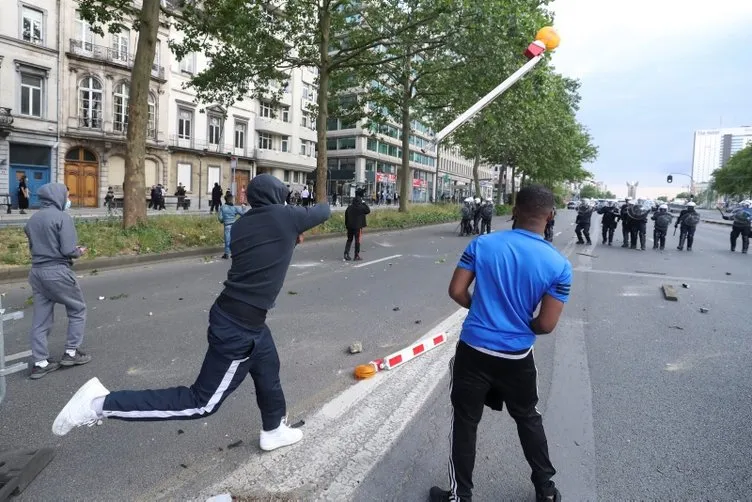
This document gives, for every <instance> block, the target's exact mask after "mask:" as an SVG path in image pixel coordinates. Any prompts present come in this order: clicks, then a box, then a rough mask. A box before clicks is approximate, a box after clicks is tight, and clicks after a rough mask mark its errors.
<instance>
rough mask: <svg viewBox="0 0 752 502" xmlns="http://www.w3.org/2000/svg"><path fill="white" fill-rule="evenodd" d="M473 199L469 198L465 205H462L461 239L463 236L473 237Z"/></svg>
mask: <svg viewBox="0 0 752 502" xmlns="http://www.w3.org/2000/svg"><path fill="white" fill-rule="evenodd" d="M472 204H473V199H472V197H468V198H467V199H465V203H464V204H463V205H462V221H460V237H462V236H463V235H471V234H472V233H473V226H472V221H473V214H474V213H475V209H474V208H473V206H472Z"/></svg>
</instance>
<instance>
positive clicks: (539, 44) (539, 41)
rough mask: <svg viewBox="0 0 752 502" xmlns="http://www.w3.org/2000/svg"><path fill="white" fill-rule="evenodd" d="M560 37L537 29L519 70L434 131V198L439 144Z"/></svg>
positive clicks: (554, 46)
mask: <svg viewBox="0 0 752 502" xmlns="http://www.w3.org/2000/svg"><path fill="white" fill-rule="evenodd" d="M559 42H560V38H559V34H558V33H556V30H554V29H553V28H552V27H551V26H545V27H543V28H541V29H540V30H538V33H536V35H535V41H533V42H532V43H531V44H530V45H528V47H527V49H526V50H525V57H526V58H528V60H529V61H528V62H527V63H525V64H524V65H523V66H522V67H520V69H519V70H517V71H516V72H514V73H513V74H512V75H510V76H509V77H508V78H507V79H506V80H504V81H503V82H502V83H500V84H499V85H498V86H496V88H495V89H494V90H492V91H491V92H489V93H488V94H486V95H485V96H483V97H482V98H481V99H480V100H479V101H478V102H477V103H475V104H474V105H473V106H471V107H470V108H468V109H467V110H466V111H465V112H464V113H462V114H461V115H460V116H459V117H457V118H456V119H454V120H453V121H452V123H451V124H449V125H448V126H446V127H445V128H444V129H442V130H441V131H439V132H438V133H436V136H434V139H433V141H432V142H431V148H434V149H436V154H437V157H436V180H437V182H436V183H434V184H433V191H434V197H433V198H434V200H436V188H437V185H438V178H439V164H440V162H439V156H438V154H439V144H440V143H441V142H442V141H443V140H444V139H445V138H446V137H447V136H449V135H450V134H452V133H453V132H454V131H455V130H456V129H457V128H459V127H460V126H461V125H463V124H464V123H465V122H467V121H468V120H470V119H471V118H473V117H474V116H475V115H476V114H477V113H478V112H480V111H481V110H483V109H484V108H485V107H487V106H488V105H490V104H491V102H492V101H493V100H494V99H496V98H498V97H499V96H501V95H502V94H503V93H504V92H505V91H507V90H508V89H509V88H510V87H512V86H513V85H514V84H515V83H516V82H517V81H518V80H520V79H521V78H522V77H524V76H525V75H526V74H527V73H529V72H530V70H532V69H533V68H535V65H537V64H538V63H540V61H541V59H543V56H544V54H545V52H546V51H553V50H554V49H556V48H557V47H558V46H559Z"/></svg>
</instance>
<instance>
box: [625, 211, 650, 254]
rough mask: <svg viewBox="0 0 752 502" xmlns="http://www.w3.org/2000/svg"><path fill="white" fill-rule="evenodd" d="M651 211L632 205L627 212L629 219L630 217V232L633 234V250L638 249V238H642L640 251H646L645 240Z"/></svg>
mask: <svg viewBox="0 0 752 502" xmlns="http://www.w3.org/2000/svg"><path fill="white" fill-rule="evenodd" d="M649 212H650V211H649V210H648V209H647V208H646V207H645V206H643V205H641V204H632V205H631V206H629V209H628V210H627V217H629V219H630V222H629V230H630V233H631V239H632V245H631V246H630V247H631V249H637V237H638V236H639V238H640V249H641V250H642V251H645V238H646V233H647V227H648V214H649Z"/></svg>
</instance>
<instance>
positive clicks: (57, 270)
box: [24, 183, 91, 379]
mask: <svg viewBox="0 0 752 502" xmlns="http://www.w3.org/2000/svg"><path fill="white" fill-rule="evenodd" d="M38 195H39V200H40V202H41V205H42V208H41V209H40V210H39V211H38V212H37V213H36V214H34V215H33V216H32V217H31V218H29V222H28V223H27V224H26V228H25V229H24V231H25V232H26V237H27V238H28V239H29V250H30V252H31V271H30V272H29V284H30V285H31V290H32V292H33V299H34V313H33V315H32V322H31V356H32V359H33V361H34V365H33V366H32V369H31V375H30V378H32V379H38V378H42V377H43V376H45V375H46V374H47V373H50V372H52V371H55V370H56V369H58V368H59V367H60V366H61V365H62V366H76V365H79V364H86V363H88V362H89V361H90V360H91V356H88V355H86V354H84V353H83V352H81V351H80V350H79V346H80V345H81V342H82V341H83V338H84V328H85V325H86V303H85V302H84V295H83V293H81V288H80V287H79V286H78V281H76V275H75V274H74V273H73V271H72V270H71V265H72V264H73V259H74V258H78V257H79V256H81V255H82V254H83V253H84V252H85V251H86V248H82V247H79V246H78V236H77V235H76V227H75V225H74V224H73V219H72V218H71V217H70V215H69V214H68V213H66V212H65V209H66V208H67V206H68V189H67V188H66V186H65V185H63V184H61V183H48V184H46V185H44V186H42V187H41V188H40V189H39V192H38ZM56 303H61V304H63V305H65V310H66V312H67V314H68V339H67V342H66V344H65V354H64V355H63V358H62V359H61V360H60V362H59V363H57V362H54V361H50V360H49V357H50V354H49V351H48V350H47V337H48V336H49V334H50V329H51V328H52V325H53V323H54V310H55V304H56Z"/></svg>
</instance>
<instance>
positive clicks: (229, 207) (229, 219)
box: [217, 195, 245, 260]
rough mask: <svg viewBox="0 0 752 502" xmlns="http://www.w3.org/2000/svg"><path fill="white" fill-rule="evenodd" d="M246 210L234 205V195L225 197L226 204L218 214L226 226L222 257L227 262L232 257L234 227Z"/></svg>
mask: <svg viewBox="0 0 752 502" xmlns="http://www.w3.org/2000/svg"><path fill="white" fill-rule="evenodd" d="M243 213H245V210H244V209H243V208H240V207H237V206H235V205H233V203H232V195H227V196H225V203H224V204H223V205H222V207H221V208H219V212H218V213H217V219H218V220H219V222H220V223H222V224H223V225H224V226H225V254H223V255H222V259H223V260H227V259H228V258H229V257H230V235H231V230H232V225H233V223H235V220H236V219H237V218H238V216H243Z"/></svg>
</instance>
